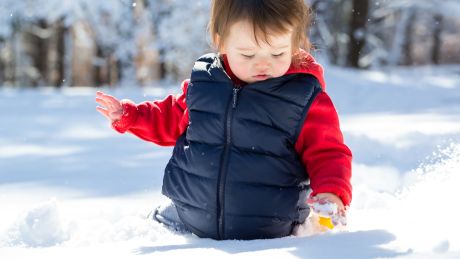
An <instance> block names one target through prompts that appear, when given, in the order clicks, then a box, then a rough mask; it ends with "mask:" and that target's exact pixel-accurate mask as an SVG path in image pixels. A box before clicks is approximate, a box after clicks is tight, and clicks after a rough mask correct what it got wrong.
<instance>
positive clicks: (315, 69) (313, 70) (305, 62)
mask: <svg viewBox="0 0 460 259" xmlns="http://www.w3.org/2000/svg"><path fill="white" fill-rule="evenodd" d="M294 60H295V61H296V62H295V63H296V64H294V63H293V64H292V65H291V67H290V68H289V69H288V71H287V72H286V75H289V74H298V73H302V74H309V75H312V76H314V77H316V79H318V81H319V83H320V85H321V88H323V90H326V83H325V81H324V72H323V67H322V66H321V65H320V64H319V63H317V62H316V60H315V59H314V58H313V56H312V55H311V54H310V53H308V52H306V51H305V50H303V49H301V50H300V51H299V52H298V54H296V55H295V56H294Z"/></svg>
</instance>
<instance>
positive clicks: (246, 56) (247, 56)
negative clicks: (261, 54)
mask: <svg viewBox="0 0 460 259" xmlns="http://www.w3.org/2000/svg"><path fill="white" fill-rule="evenodd" d="M241 55H242V56H243V57H245V58H253V57H254V55H245V54H241Z"/></svg>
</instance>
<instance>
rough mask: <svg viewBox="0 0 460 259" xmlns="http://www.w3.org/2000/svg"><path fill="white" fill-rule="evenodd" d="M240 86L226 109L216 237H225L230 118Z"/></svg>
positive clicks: (230, 141)
mask: <svg viewBox="0 0 460 259" xmlns="http://www.w3.org/2000/svg"><path fill="white" fill-rule="evenodd" d="M239 90H240V88H238V87H233V98H232V102H231V103H230V104H231V105H230V104H229V106H228V109H227V116H226V122H225V148H224V153H223V157H222V165H221V169H220V174H219V178H218V181H219V185H218V203H217V208H218V211H217V213H218V214H217V235H218V239H220V240H222V239H225V232H224V222H225V219H224V210H225V197H224V196H225V183H226V178H227V172H228V159H229V155H230V147H231V145H232V120H233V110H234V109H235V108H236V105H237V101H238V91H239Z"/></svg>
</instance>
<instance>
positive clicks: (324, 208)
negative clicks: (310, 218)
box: [307, 193, 347, 226]
mask: <svg viewBox="0 0 460 259" xmlns="http://www.w3.org/2000/svg"><path fill="white" fill-rule="evenodd" d="M307 203H308V205H309V206H310V208H311V209H312V210H313V211H314V212H315V213H317V214H318V215H319V216H321V217H327V218H331V220H332V224H333V225H334V226H337V225H343V226H345V225H347V217H346V208H345V206H344V205H343V202H342V200H341V199H340V198H339V197H337V195H335V194H332V193H318V194H317V195H316V196H314V197H310V198H309V199H308V200H307Z"/></svg>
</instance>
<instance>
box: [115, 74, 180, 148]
mask: <svg viewBox="0 0 460 259" xmlns="http://www.w3.org/2000/svg"><path fill="white" fill-rule="evenodd" d="M188 83H189V81H188V80H185V81H184V82H183V83H182V93H180V94H178V95H176V96H174V95H169V96H167V97H166V98H165V99H163V100H161V101H153V102H142V103H140V104H137V105H136V104H135V103H133V102H132V101H130V100H122V105H123V115H122V117H121V119H120V120H118V121H115V122H113V123H112V127H113V128H114V129H115V130H116V131H118V132H120V133H125V132H130V133H132V134H134V135H136V136H137V137H139V138H141V139H143V140H146V141H151V142H153V143H155V144H158V145H161V146H173V145H175V144H176V140H177V138H179V136H180V135H182V133H184V131H185V129H186V128H187V125H188V109H187V105H186V103H185V96H186V93H187V87H188Z"/></svg>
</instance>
